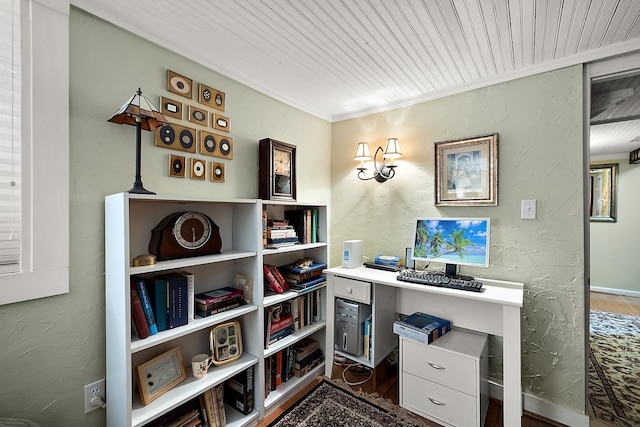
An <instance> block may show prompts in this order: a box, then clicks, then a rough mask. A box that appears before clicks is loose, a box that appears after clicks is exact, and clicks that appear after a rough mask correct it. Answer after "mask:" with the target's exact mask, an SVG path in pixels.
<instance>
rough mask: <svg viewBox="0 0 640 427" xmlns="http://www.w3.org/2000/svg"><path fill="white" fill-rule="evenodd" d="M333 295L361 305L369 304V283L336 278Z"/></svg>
mask: <svg viewBox="0 0 640 427" xmlns="http://www.w3.org/2000/svg"><path fill="white" fill-rule="evenodd" d="M334 283H335V289H334V291H333V292H334V293H335V296H337V297H343V298H346V299H349V300H352V301H357V302H361V303H363V304H371V283H370V282H363V281H361V280H353V279H346V278H344V277H336V280H335V282H334Z"/></svg>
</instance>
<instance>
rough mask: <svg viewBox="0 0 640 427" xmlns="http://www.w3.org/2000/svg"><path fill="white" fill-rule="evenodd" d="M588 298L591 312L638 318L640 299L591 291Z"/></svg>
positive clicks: (639, 314)
mask: <svg viewBox="0 0 640 427" xmlns="http://www.w3.org/2000/svg"><path fill="white" fill-rule="evenodd" d="M589 298H590V299H591V302H590V305H589V307H590V308H591V310H598V311H606V312H609V313H618V314H627V315H629V316H639V317H640V298H638V297H628V296H623V295H613V294H606V293H603V292H593V291H592V292H590V293H589Z"/></svg>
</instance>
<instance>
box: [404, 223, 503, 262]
mask: <svg viewBox="0 0 640 427" xmlns="http://www.w3.org/2000/svg"><path fill="white" fill-rule="evenodd" d="M490 226H491V220H490V219H489V218H416V219H415V221H414V229H413V253H412V256H411V257H412V259H413V260H414V261H425V262H432V261H433V262H441V263H445V264H447V269H446V272H447V273H448V274H455V266H456V265H471V266H476V267H489V246H490V244H489V242H490V240H489V235H490V228H491V227H490Z"/></svg>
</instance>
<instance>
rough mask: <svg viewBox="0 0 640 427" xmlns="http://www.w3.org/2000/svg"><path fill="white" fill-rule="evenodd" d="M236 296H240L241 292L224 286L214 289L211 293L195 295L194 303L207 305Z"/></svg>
mask: <svg viewBox="0 0 640 427" xmlns="http://www.w3.org/2000/svg"><path fill="white" fill-rule="evenodd" d="M237 295H240V296H242V290H240V289H236V288H233V287H231V286H225V287H223V288H220V289H214V290H212V291H207V292H202V293H199V294H196V295H195V297H194V301H195V302H196V303H200V304H205V305H209V304H214V303H217V302H221V301H226V300H228V299H231V298H233V297H235V296H237Z"/></svg>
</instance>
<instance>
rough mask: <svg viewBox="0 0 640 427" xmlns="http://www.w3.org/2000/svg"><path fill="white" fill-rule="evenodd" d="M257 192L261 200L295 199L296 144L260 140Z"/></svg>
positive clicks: (267, 139) (268, 139) (266, 139)
mask: <svg viewBox="0 0 640 427" xmlns="http://www.w3.org/2000/svg"><path fill="white" fill-rule="evenodd" d="M259 150H260V151H259V171H258V180H259V182H258V192H259V194H260V198H261V199H263V200H296V146H295V145H291V144H287V143H285V142H281V141H276V140H275V139H271V138H265V139H261V140H260V147H259Z"/></svg>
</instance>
